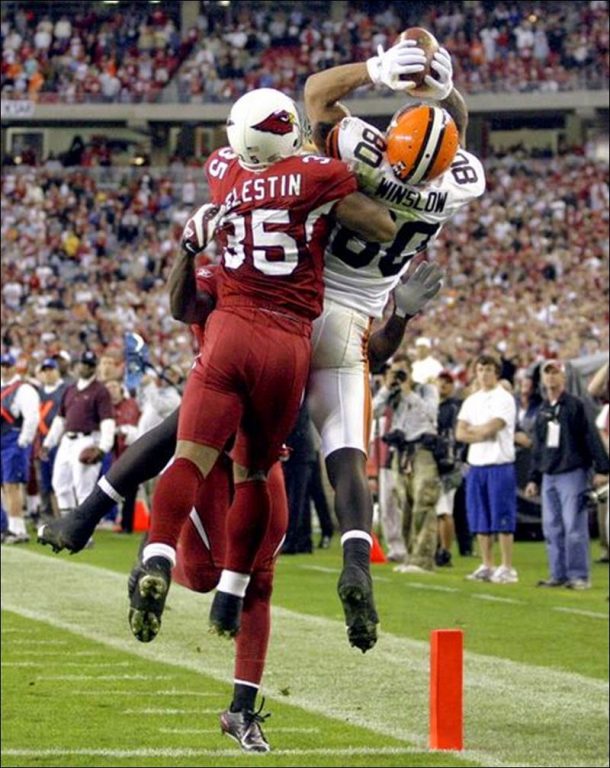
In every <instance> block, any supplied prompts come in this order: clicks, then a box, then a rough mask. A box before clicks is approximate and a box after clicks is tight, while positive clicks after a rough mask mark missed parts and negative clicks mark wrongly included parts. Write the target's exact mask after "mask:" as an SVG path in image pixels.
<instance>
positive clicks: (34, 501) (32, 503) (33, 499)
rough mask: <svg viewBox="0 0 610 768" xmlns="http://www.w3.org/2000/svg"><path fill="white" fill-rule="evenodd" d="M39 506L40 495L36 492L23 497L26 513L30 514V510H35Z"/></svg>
mask: <svg viewBox="0 0 610 768" xmlns="http://www.w3.org/2000/svg"><path fill="white" fill-rule="evenodd" d="M39 506H40V496H39V495H38V494H36V495H35V496H26V497H25V507H26V509H27V511H28V514H31V513H32V512H36V510H37V509H38V507H39Z"/></svg>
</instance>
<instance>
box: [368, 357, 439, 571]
mask: <svg viewBox="0 0 610 768" xmlns="http://www.w3.org/2000/svg"><path fill="white" fill-rule="evenodd" d="M376 399H377V408H378V412H383V409H384V408H385V407H386V406H389V407H390V408H391V409H392V431H391V432H388V433H387V434H386V435H384V436H383V438H382V439H383V441H384V442H386V443H387V444H388V445H389V446H390V447H391V449H392V452H393V457H392V468H393V470H394V474H395V479H396V492H397V494H398V498H399V506H400V508H401V509H402V511H403V532H404V538H405V543H406V548H407V553H408V561H407V562H406V563H405V564H404V565H398V566H396V568H395V569H394V570H396V571H398V572H399V573H425V572H428V573H431V572H433V571H434V555H435V552H436V545H437V537H438V529H437V520H436V502H437V501H438V495H439V490H440V483H439V476H438V468H437V464H436V459H435V457H434V449H435V447H436V442H437V412H438V391H437V389H436V387H435V386H433V385H431V384H424V385H423V386H421V387H420V388H419V394H418V393H416V392H415V391H414V390H413V383H412V376H411V364H410V362H409V360H408V358H407V357H406V356H404V355H396V356H395V357H394V359H393V361H392V364H391V368H390V379H389V386H383V387H382V388H381V390H380V391H379V393H378V396H377V398H376Z"/></svg>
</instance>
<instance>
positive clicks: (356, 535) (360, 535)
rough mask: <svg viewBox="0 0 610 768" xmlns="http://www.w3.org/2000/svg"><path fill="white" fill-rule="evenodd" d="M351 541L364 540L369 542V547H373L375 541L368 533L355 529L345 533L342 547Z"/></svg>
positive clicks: (342, 538)
mask: <svg viewBox="0 0 610 768" xmlns="http://www.w3.org/2000/svg"><path fill="white" fill-rule="evenodd" d="M349 539H364V541H368V543H369V547H372V546H373V539H372V537H371V535H370V534H369V533H367V532H366V531H360V530H358V529H357V528H354V529H352V530H351V531H345V533H344V534H343V535H342V536H341V546H343V545H344V544H345V542H346V541H348V540H349Z"/></svg>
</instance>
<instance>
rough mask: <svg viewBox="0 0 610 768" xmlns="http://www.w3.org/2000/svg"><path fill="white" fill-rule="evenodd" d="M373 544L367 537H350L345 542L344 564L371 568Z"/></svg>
mask: <svg viewBox="0 0 610 768" xmlns="http://www.w3.org/2000/svg"><path fill="white" fill-rule="evenodd" d="M370 562H371V545H370V544H369V543H368V541H366V540H365V539H348V540H347V541H346V542H345V543H344V544H343V564H344V565H357V566H359V567H360V568H365V569H366V570H367V571H368V570H369V564H370Z"/></svg>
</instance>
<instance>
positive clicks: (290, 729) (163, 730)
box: [158, 713, 320, 752]
mask: <svg viewBox="0 0 610 768" xmlns="http://www.w3.org/2000/svg"><path fill="white" fill-rule="evenodd" d="M219 714H220V713H219ZM158 731H159V733H175V734H191V733H194V734H197V733H202V734H203V733H218V728H159V729H158ZM265 731H266V732H267V733H320V729H319V728H298V727H296V726H295V727H294V728H293V727H291V726H280V727H277V728H274V727H273V726H272V725H267V724H266V725H265ZM273 751H274V752H275V750H273Z"/></svg>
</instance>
